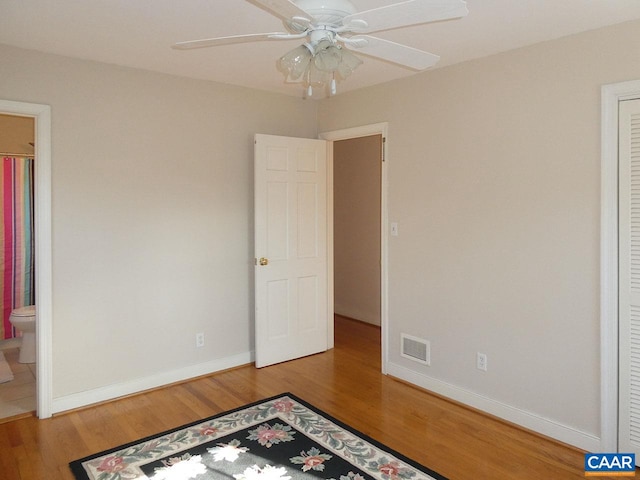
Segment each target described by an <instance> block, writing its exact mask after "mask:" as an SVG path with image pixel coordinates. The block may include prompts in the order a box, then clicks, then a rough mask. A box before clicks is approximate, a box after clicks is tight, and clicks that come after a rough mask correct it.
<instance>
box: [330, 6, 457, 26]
mask: <svg viewBox="0 0 640 480" xmlns="http://www.w3.org/2000/svg"><path fill="white" fill-rule="evenodd" d="M468 13H469V10H467V2H465V1H463V0H409V1H406V2H400V3H395V4H393V5H388V6H386V7H380V8H374V9H372V10H365V11H364V12H359V13H355V14H353V15H348V16H346V17H344V19H343V21H342V24H343V25H344V26H345V27H347V28H348V29H349V30H351V31H353V32H363V33H371V32H379V31H382V30H390V29H392V28H398V27H406V26H409V25H418V24H420V23H429V22H436V21H439V20H449V19H451V18H459V17H464V16H466V15H467V14H468Z"/></svg>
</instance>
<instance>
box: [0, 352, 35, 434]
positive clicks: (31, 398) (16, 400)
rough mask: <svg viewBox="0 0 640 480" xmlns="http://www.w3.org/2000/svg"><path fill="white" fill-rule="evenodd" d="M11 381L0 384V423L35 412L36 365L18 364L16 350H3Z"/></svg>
mask: <svg viewBox="0 0 640 480" xmlns="http://www.w3.org/2000/svg"><path fill="white" fill-rule="evenodd" d="M2 353H4V358H6V360H7V363H9V367H11V371H12V372H13V380H12V381H10V382H6V383H0V423H1V422H2V421H3V419H5V418H8V417H14V416H17V415H24V414H26V413H30V412H35V410H36V364H35V363H18V355H19V353H20V351H19V349H18V348H8V349H3V350H2Z"/></svg>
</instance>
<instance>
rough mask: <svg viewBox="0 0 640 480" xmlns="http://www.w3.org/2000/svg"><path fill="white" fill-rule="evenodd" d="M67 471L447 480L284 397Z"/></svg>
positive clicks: (83, 478) (126, 475)
mask: <svg viewBox="0 0 640 480" xmlns="http://www.w3.org/2000/svg"><path fill="white" fill-rule="evenodd" d="M69 466H70V467H71V471H72V472H73V474H74V475H75V477H76V479H78V480H129V479H132V480H133V479H135V480H190V479H193V480H210V479H215V480H218V479H220V480H319V479H325V480H371V479H375V480H434V479H437V480H446V479H445V477H443V476H442V475H439V474H438V473H436V472H433V471H432V470H430V469H428V468H426V467H423V466H421V465H420V464H418V463H416V462H414V461H412V460H410V459H408V458H406V457H404V456H402V455H401V454H399V453H397V452H394V451H393V450H391V449H389V448H387V447H385V446H384V445H382V444H380V443H378V442H376V441H375V440H373V439H371V438H368V437H366V436H364V435H362V434H361V433H358V432H357V431H355V430H354V429H352V428H350V427H348V426H347V425H345V424H343V423H341V422H340V421H338V420H336V419H334V418H332V417H330V416H329V415H327V414H325V413H323V412H322V411H320V410H318V409H317V408H315V407H312V406H311V405H309V404H308V403H306V402H304V401H303V400H301V399H299V398H297V397H295V396H294V395H292V394H290V393H285V394H282V395H278V396H277V397H273V398H269V399H266V400H262V401H260V402H257V403H254V404H251V405H246V406H244V407H241V408H238V409H236V410H233V411H230V412H225V413H222V414H219V415H216V416H214V417H211V418H208V419H206V420H203V421H198V422H196V423H193V424H190V425H185V426H183V427H179V428H177V429H174V430H171V431H168V432H164V433H160V434H158V435H154V436H153V437H149V438H145V439H142V440H139V441H137V442H134V443H131V444H128V445H123V446H120V447H117V448H114V449H111V450H108V451H105V452H101V453H98V454H95V455H91V456H90V457H86V458H83V459H80V460H76V461H73V462H71V463H70V464H69Z"/></svg>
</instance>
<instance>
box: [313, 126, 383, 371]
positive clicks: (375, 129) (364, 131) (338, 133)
mask: <svg viewBox="0 0 640 480" xmlns="http://www.w3.org/2000/svg"><path fill="white" fill-rule="evenodd" d="M388 130H389V124H388V123H386V122H384V123H375V124H371V125H363V126H360V127H354V128H347V129H343V130H334V131H330V132H323V133H321V134H320V135H319V138H321V139H323V140H327V141H330V142H335V141H338V140H348V139H351V138H358V137H367V136H370V135H382V140H383V141H382V159H383V162H382V172H381V173H382V178H381V181H382V191H381V192H380V194H381V199H380V230H381V231H380V327H381V333H382V345H381V350H382V373H384V374H385V375H386V373H387V361H388V351H389V349H388V337H389V336H388V328H389V323H388V313H389V312H388V305H387V301H388V297H387V290H388V282H387V273H388V269H387V261H388V255H387V245H388V237H387V232H388V228H387V218H388V216H387V163H388V156H387V152H386V147H387V144H388V143H389V135H388ZM327 152H328V155H327V156H328V159H327V224H328V229H327V237H328V238H327V258H328V259H329V262H328V282H329V288H328V297H329V298H328V300H329V310H328V312H329V315H330V317H331V318H333V314H334V312H333V301H334V295H333V288H334V286H333V147H332V146H331V147H330V148H328V150H327ZM333 330H334V329H333V321H330V322H329V348H332V347H333V336H334V331H333Z"/></svg>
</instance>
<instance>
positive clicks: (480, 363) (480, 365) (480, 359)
mask: <svg viewBox="0 0 640 480" xmlns="http://www.w3.org/2000/svg"><path fill="white" fill-rule="evenodd" d="M476 368H477V369H478V370H482V371H483V372H486V371H487V355H486V354H484V353H480V352H478V354H477V355H476Z"/></svg>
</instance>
